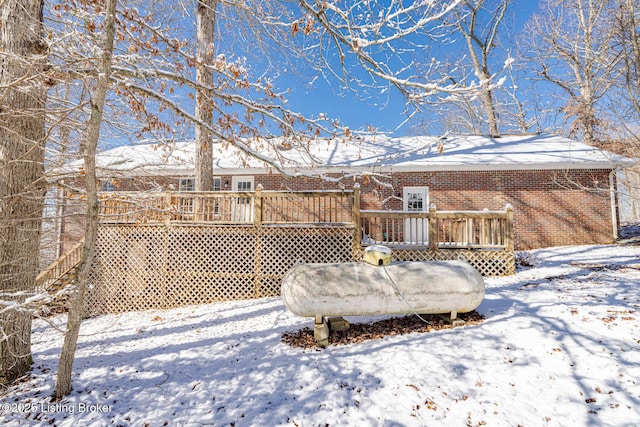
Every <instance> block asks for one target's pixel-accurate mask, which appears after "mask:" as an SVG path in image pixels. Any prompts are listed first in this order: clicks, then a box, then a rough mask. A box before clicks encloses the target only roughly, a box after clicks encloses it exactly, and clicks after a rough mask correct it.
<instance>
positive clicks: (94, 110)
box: [55, 0, 117, 399]
mask: <svg viewBox="0 0 640 427" xmlns="http://www.w3.org/2000/svg"><path fill="white" fill-rule="evenodd" d="M116 5H117V0H107V3H106V10H105V19H104V24H103V27H104V38H103V47H102V54H101V57H100V62H99V67H98V70H97V71H98V75H97V81H96V84H95V90H94V93H93V95H92V96H91V101H90V105H91V113H90V115H89V119H88V121H87V128H86V134H85V137H84V144H83V147H84V153H83V160H84V170H85V177H86V179H85V185H86V196H87V215H86V221H85V224H86V226H85V234H84V235H85V241H84V248H83V254H82V260H81V261H80V266H79V268H78V270H77V277H76V283H77V286H76V289H75V292H74V293H73V294H72V296H73V299H72V303H71V306H70V307H69V316H68V321H67V331H66V333H65V335H64V344H63V347H62V354H61V355H60V362H59V364H58V378H57V382H56V390H55V397H56V399H60V398H62V397H64V396H66V395H67V394H69V392H71V370H72V366H73V360H74V359H75V351H76V345H77V342H78V334H79V332H80V324H81V322H82V319H83V317H84V312H85V293H86V286H87V279H88V277H89V272H90V270H91V266H92V262H93V258H94V254H95V242H96V236H97V231H98V215H99V201H98V188H97V177H96V164H95V158H96V150H97V147H98V141H99V139H100V127H101V125H102V117H103V110H104V104H105V99H106V96H107V91H108V90H109V86H110V75H111V61H112V55H113V51H114V44H115V40H114V39H115V29H116Z"/></svg>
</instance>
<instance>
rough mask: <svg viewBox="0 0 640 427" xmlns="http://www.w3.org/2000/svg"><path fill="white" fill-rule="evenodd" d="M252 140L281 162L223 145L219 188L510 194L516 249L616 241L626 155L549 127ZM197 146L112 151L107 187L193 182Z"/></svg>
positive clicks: (185, 186) (106, 159)
mask: <svg viewBox="0 0 640 427" xmlns="http://www.w3.org/2000/svg"><path fill="white" fill-rule="evenodd" d="M249 149H250V150H252V151H253V152H256V153H259V154H263V155H265V157H269V158H272V159H275V164H277V166H278V167H280V168H281V170H278V168H276V167H275V164H274V165H270V164H267V163H265V162H262V161H260V160H257V159H255V158H252V157H247V156H246V155H244V154H243V153H241V152H240V151H239V150H237V149H235V148H234V147H231V146H230V147H226V148H225V147H223V146H221V145H216V146H215V150H216V151H215V152H214V158H215V160H214V174H215V177H214V189H215V190H216V191H252V190H254V189H255V188H256V187H257V186H258V185H261V186H262V188H263V189H265V190H280V191H283V190H296V191H303V190H304V191H307V190H330V189H351V188H352V187H353V185H354V183H355V182H358V183H359V184H360V186H361V194H362V199H361V209H363V210H408V211H415V210H427V209H428V207H429V206H430V205H431V204H435V205H436V206H437V209H438V210H482V209H489V210H496V209H503V208H504V206H505V205H506V204H510V205H512V206H513V211H514V239H515V249H516V250H527V249H533V248H540V247H549V246H558V245H577V244H604V243H611V242H613V241H614V240H615V239H616V238H617V236H618V228H619V226H618V201H617V182H616V171H617V170H618V169H619V168H620V167H622V166H624V165H628V164H629V159H625V158H622V157H619V156H616V155H614V154H612V153H607V152H603V151H601V150H599V149H597V148H594V147H590V146H587V145H585V144H582V143H580V142H577V141H573V140H569V139H566V138H562V137H558V136H553V135H548V134H540V135H505V136H502V137H497V138H493V137H485V136H448V137H442V138H434V137H424V136H418V137H401V138H388V137H384V136H376V137H363V138H361V139H353V140H350V141H344V140H340V139H332V140H319V141H314V142H313V143H312V144H309V145H308V146H307V145H304V144H303V145H300V146H298V145H289V144H286V145H280V146H278V147H276V148H274V147H273V146H272V145H270V144H265V143H264V142H263V143H262V144H261V143H260V142H259V141H258V142H256V143H255V144H250V145H249ZM193 152H194V149H193V143H190V142H185V143H175V144H167V145H163V144H147V145H139V146H127V147H118V148H115V149H112V150H109V151H105V152H103V153H101V154H99V155H98V159H97V165H98V170H99V175H100V179H101V184H102V190H103V191H116V192H124V191H192V190H193V189H194V181H195V180H194V173H193V164H194V162H193ZM79 167H80V164H79V163H72V164H70V165H69V167H68V168H67V169H65V171H63V172H64V174H65V175H66V178H65V179H66V181H67V185H68V183H69V182H73V181H74V179H75V178H73V176H74V175H73V174H74V172H75V171H77V170H78V168H79ZM282 171H284V172H285V174H283V173H281V172H282ZM75 182H77V180H76V181H75ZM61 200H67V202H65V203H68V200H69V198H68V197H66V196H65V197H62V198H61ZM70 206H71V205H69V206H67V209H70V208H71V207H70ZM78 233H79V228H78V227H77V226H74V224H73V222H69V221H68V222H66V223H65V224H63V226H62V234H65V235H67V236H73V235H77V234H78Z"/></svg>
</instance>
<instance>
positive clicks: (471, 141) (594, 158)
mask: <svg viewBox="0 0 640 427" xmlns="http://www.w3.org/2000/svg"><path fill="white" fill-rule="evenodd" d="M247 144H248V145H249V148H250V150H251V151H252V152H255V153H257V154H258V155H260V156H263V157H264V158H272V159H275V163H276V164H278V165H279V166H281V167H282V168H283V169H284V170H286V171H287V172H289V173H292V174H303V175H304V174H309V173H316V174H317V173H342V172H345V173H353V172H361V171H371V170H375V171H378V172H383V171H384V172H391V171H395V172H400V171H404V172H408V171H460V170H521V169H616V168H617V167H618V166H620V165H623V164H628V163H629V162H630V159H627V158H624V157H621V156H617V155H615V154H613V153H608V152H605V151H602V150H600V149H598V148H595V147H592V146H589V145H586V144H583V143H581V142H578V141H573V140H570V139H567V138H564V137H560V136H554V135H549V134H537V135H506V136H501V137H488V136H448V137H446V138H438V137H431V136H410V137H397V138H392V137H386V136H375V137H373V136H370V137H365V138H359V139H352V140H345V139H337V138H335V139H319V140H315V141H312V142H309V143H308V144H306V143H305V144H300V145H293V146H287V147H283V146H282V145H276V144H273V141H271V143H268V142H267V141H265V140H262V141H254V142H251V143H247ZM274 145H276V146H275V147H274ZM194 151H195V150H194V143H193V142H192V141H191V142H179V143H174V144H166V145H165V144H157V143H156V144H144V145H136V146H122V147H117V148H114V149H111V150H108V151H104V152H102V153H100V154H99V155H98V157H97V167H98V169H99V170H100V172H101V174H103V175H109V174H114V173H117V174H124V175H192V174H193V168H194ZM213 155H214V170H215V172H214V173H225V174H258V173H265V172H267V171H270V170H271V171H273V170H274V168H273V166H271V165H268V164H267V163H265V162H264V161H262V160H259V159H256V158H253V157H249V156H247V155H246V154H244V153H242V152H241V151H240V150H239V149H238V148H236V147H235V146H232V145H228V146H223V145H222V144H214V154H213ZM81 164H82V163H81V162H75V163H72V164H70V165H68V166H69V167H70V168H71V170H73V169H77V168H79V167H80V166H81ZM71 170H68V171H71Z"/></svg>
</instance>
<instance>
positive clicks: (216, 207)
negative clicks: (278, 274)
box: [101, 187, 513, 251]
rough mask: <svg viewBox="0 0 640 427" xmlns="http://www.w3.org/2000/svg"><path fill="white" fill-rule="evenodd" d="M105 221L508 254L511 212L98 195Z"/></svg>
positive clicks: (270, 197) (287, 198) (317, 196)
mask: <svg viewBox="0 0 640 427" xmlns="http://www.w3.org/2000/svg"><path fill="white" fill-rule="evenodd" d="M101 220H102V222H104V223H138V224H139V223H149V222H158V221H162V222H167V221H169V222H195V223H213V224H235V225H242V224H245V225H255V226H259V227H261V226H273V225H280V224H282V225H295V224H315V225H326V226H331V225H336V226H339V225H347V224H348V225H351V226H354V227H355V230H356V234H357V235H356V236H354V237H355V239H354V240H355V244H356V245H357V246H368V245H371V244H384V245H386V246H389V247H394V248H412V249H413V248H416V249H420V248H422V249H431V250H438V249H444V248H448V249H498V250H500V249H503V250H508V251H513V210H512V208H511V207H510V206H509V205H507V207H505V209H504V210H501V211H489V210H484V211H438V210H437V209H436V207H435V206H433V205H432V206H431V207H430V209H429V210H428V211H424V212H409V211H390V210H360V190H359V188H357V187H356V188H354V190H353V191H340V190H338V191H303V192H280V191H262V190H261V189H258V190H256V191H255V192H228V191H221V192H206V193H205V192H170V193H158V194H149V193H146V194H144V193H117V194H103V196H102V199H101Z"/></svg>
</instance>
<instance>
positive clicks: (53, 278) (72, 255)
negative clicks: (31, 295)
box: [36, 240, 84, 292]
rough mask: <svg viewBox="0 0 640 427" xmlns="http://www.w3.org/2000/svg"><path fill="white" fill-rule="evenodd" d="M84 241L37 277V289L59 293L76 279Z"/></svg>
mask: <svg viewBox="0 0 640 427" xmlns="http://www.w3.org/2000/svg"><path fill="white" fill-rule="evenodd" d="M83 246H84V240H82V241H80V242H78V243H77V244H76V245H75V246H73V247H72V248H71V249H70V250H69V251H68V252H66V253H64V254H63V255H62V256H60V258H58V259H57V260H55V261H54V262H53V263H51V265H49V266H48V267H47V268H45V269H44V270H43V271H41V272H40V274H38V276H37V277H36V289H37V290H45V291H48V292H57V291H58V290H60V289H62V288H64V287H65V286H67V285H68V284H70V283H71V282H73V279H74V278H75V272H76V268H77V267H78V265H79V264H80V260H81V259H82V248H83Z"/></svg>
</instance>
